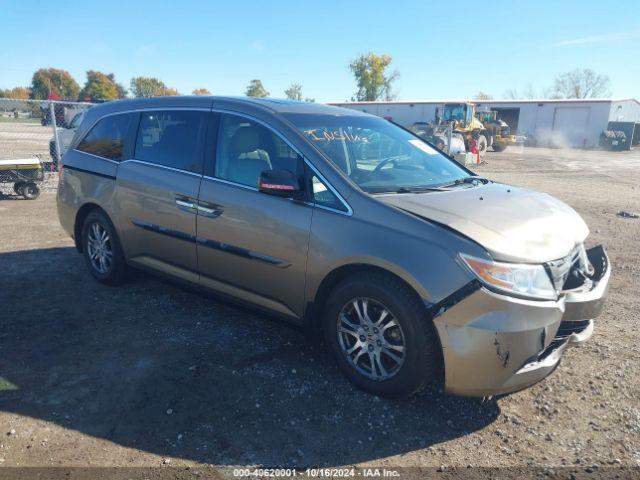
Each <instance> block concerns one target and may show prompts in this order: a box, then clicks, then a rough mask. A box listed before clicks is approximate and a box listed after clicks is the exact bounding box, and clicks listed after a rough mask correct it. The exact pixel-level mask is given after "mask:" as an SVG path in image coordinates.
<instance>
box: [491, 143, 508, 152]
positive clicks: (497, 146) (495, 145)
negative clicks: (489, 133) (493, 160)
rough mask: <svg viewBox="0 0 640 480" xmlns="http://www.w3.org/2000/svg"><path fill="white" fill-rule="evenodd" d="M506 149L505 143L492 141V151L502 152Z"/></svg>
mask: <svg viewBox="0 0 640 480" xmlns="http://www.w3.org/2000/svg"><path fill="white" fill-rule="evenodd" d="M506 149H507V146H506V145H501V144H500V143H496V142H493V151H494V152H504V151H505V150H506Z"/></svg>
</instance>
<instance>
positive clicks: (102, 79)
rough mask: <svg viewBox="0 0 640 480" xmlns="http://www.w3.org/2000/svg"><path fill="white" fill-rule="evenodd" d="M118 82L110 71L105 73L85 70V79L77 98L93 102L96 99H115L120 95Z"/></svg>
mask: <svg viewBox="0 0 640 480" xmlns="http://www.w3.org/2000/svg"><path fill="white" fill-rule="evenodd" d="M120 93H121V92H120V91H119V89H118V84H117V83H116V81H115V77H114V75H113V74H112V73H110V74H105V73H102V72H96V71H94V70H89V71H87V81H86V83H85V84H84V88H83V89H82V90H81V91H80V95H79V96H78V100H80V101H87V102H93V101H96V100H115V99H117V98H121V97H120Z"/></svg>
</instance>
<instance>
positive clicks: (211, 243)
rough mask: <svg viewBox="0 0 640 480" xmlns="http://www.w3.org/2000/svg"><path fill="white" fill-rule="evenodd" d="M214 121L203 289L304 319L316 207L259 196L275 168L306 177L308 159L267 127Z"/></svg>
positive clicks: (224, 118)
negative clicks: (262, 181)
mask: <svg viewBox="0 0 640 480" xmlns="http://www.w3.org/2000/svg"><path fill="white" fill-rule="evenodd" d="M214 115H215V116H216V119H217V121H218V122H217V123H219V127H218V134H217V145H216V147H215V161H214V162H213V163H214V165H211V167H212V168H211V172H210V173H211V175H210V176H205V177H204V178H203V180H202V185H201V188H200V197H199V206H198V220H197V224H198V225H197V229H198V239H197V253H198V262H199V270H200V282H201V284H202V285H203V286H205V287H209V288H213V289H215V290H218V291H220V292H222V293H226V294H229V295H232V296H234V297H236V298H239V299H241V300H245V301H248V302H250V303H253V304H256V305H259V306H262V307H264V308H267V309H269V310H273V311H276V312H279V313H281V314H284V315H286V316H289V317H294V318H300V317H302V314H303V311H304V285H305V272H306V262H307V249H308V245H309V231H310V227H311V216H312V212H313V208H312V207H311V206H310V205H309V204H307V203H303V202H298V201H294V200H290V199H286V198H280V197H275V196H270V195H266V194H264V193H260V192H259V191H258V189H257V184H258V177H259V176H260V172H262V171H263V170H269V169H287V170H290V171H291V172H293V173H295V174H296V175H298V176H299V177H300V178H302V177H303V175H304V162H303V160H302V157H300V156H299V155H298V154H297V153H296V152H295V151H294V150H293V149H292V148H291V147H289V145H288V144H287V143H286V142H284V141H283V140H282V138H281V137H280V136H279V135H277V134H276V133H274V132H273V131H272V130H270V129H268V128H266V127H265V126H263V125H262V124H260V123H257V122H255V121H253V120H251V119H248V118H245V117H243V116H238V115H231V114H220V115H218V114H214ZM206 161H207V162H208V161H209V160H208V159H207V160H206ZM205 168H206V166H205ZM301 184H302V182H301Z"/></svg>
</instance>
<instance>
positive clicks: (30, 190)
mask: <svg viewBox="0 0 640 480" xmlns="http://www.w3.org/2000/svg"><path fill="white" fill-rule="evenodd" d="M20 195H22V196H23V197H24V198H25V199H27V200H35V199H36V198H38V197H39V196H40V189H39V188H38V186H37V185H36V184H35V183H33V182H27V183H25V184H24V185H23V186H22V188H21V189H20Z"/></svg>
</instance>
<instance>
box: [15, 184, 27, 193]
mask: <svg viewBox="0 0 640 480" xmlns="http://www.w3.org/2000/svg"><path fill="white" fill-rule="evenodd" d="M24 184H25V183H24V182H16V183H14V184H13V191H14V192H16V193H17V194H18V195H22V189H23V187H24Z"/></svg>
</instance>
